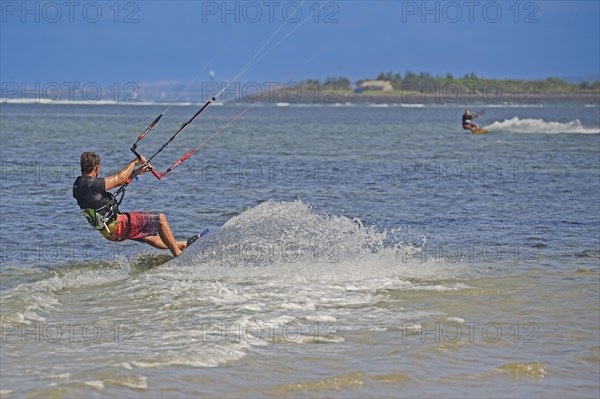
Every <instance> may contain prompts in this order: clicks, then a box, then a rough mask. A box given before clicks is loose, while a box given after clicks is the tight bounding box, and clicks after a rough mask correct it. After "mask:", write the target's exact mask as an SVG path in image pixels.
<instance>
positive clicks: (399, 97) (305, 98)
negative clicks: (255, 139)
mask: <svg viewBox="0 0 600 399" xmlns="http://www.w3.org/2000/svg"><path fill="white" fill-rule="evenodd" d="M256 97H258V95H257V96H254V97H251V96H249V97H248V98H246V99H245V100H246V101H248V102H250V101H256ZM260 101H261V102H274V103H290V104H294V103H299V104H308V103H324V104H327V103H332V104H340V103H341V104H343V103H369V104H457V105H459V104H461V105H462V104H470V103H482V104H495V103H497V104H543V103H564V102H576V103H589V104H600V93H535V94H528V93H522V94H520V95H515V94H514V93H507V94H504V95H502V96H495V97H494V96H489V95H488V96H484V95H481V94H472V95H469V94H464V95H461V96H453V97H448V96H447V97H444V96H442V95H439V94H435V93H434V94H432V93H427V94H426V93H415V92H401V91H393V92H375V93H373V92H362V93H354V92H351V91H346V92H338V93H335V92H333V91H329V92H322V93H314V92H312V91H310V92H308V93H306V94H305V91H300V92H299V94H298V95H297V96H291V95H289V94H286V93H284V92H283V91H273V92H267V93H264V94H263V98H262V99H261V100H260Z"/></svg>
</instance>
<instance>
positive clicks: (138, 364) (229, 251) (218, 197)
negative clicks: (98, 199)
mask: <svg viewBox="0 0 600 399" xmlns="http://www.w3.org/2000/svg"><path fill="white" fill-rule="evenodd" d="M482 107H483V106H482ZM463 108H464V107H459V106H457V107H450V106H448V107H442V106H437V107H436V106H426V107H423V108H403V107H395V106H389V107H370V106H368V105H355V106H337V107H334V106H309V107H302V106H294V105H291V106H289V107H274V106H267V105H265V106H257V107H255V108H254V109H252V111H251V112H249V113H248V114H247V115H245V116H244V117H243V118H242V119H240V120H239V121H237V122H236V123H234V124H232V125H231V127H229V128H228V129H226V131H225V132H224V133H223V134H222V135H220V136H219V137H218V138H216V139H215V140H213V141H212V142H211V143H210V145H208V146H207V147H206V148H205V149H203V150H202V151H200V152H198V153H196V154H195V155H194V156H193V157H191V158H190V159H189V160H188V161H187V162H186V163H184V164H182V165H181V166H180V167H179V168H177V169H176V170H175V171H174V172H173V173H172V174H170V175H168V176H167V177H166V178H165V179H164V180H162V181H160V182H158V181H156V180H155V179H154V178H153V177H152V176H151V175H149V174H148V175H144V176H142V177H140V178H139V180H138V181H136V182H134V183H133V184H132V185H131V186H130V188H129V189H128V190H127V191H128V192H127V195H126V198H125V201H124V203H123V206H122V208H123V209H124V210H138V209H139V210H141V209H144V210H160V211H164V212H166V213H167V215H168V217H169V220H170V223H171V225H172V226H173V228H174V231H175V233H176V235H177V236H178V237H181V238H184V237H186V236H188V235H190V234H192V233H193V232H196V231H201V230H202V229H204V228H206V227H208V228H209V229H210V230H211V233H210V234H209V235H208V236H207V237H205V238H203V239H202V240H201V241H200V242H198V243H197V244H194V246H193V247H191V248H189V250H187V251H186V252H185V253H184V254H183V255H182V257H181V258H178V259H176V260H173V261H171V262H169V263H166V264H163V265H161V264H162V263H164V262H166V261H168V260H169V259H170V257H169V256H168V255H167V254H165V253H164V252H163V253H160V252H159V251H156V250H153V249H150V248H149V247H146V246H142V245H140V244H137V243H123V244H112V243H108V242H107V241H105V240H104V239H102V238H101V237H100V235H98V233H96V232H95V231H93V230H92V229H91V228H89V227H88V226H87V224H86V223H85V221H84V218H83V217H82V216H81V215H80V213H79V211H78V210H77V208H76V204H75V201H74V200H73V199H72V198H71V194H70V191H71V184H72V181H73V180H74V179H75V177H76V176H77V175H78V163H77V160H78V157H79V154H80V153H81V152H82V151H84V150H93V151H97V152H98V153H100V155H101V157H102V166H103V173H104V174H105V175H106V174H111V173H114V172H116V171H117V170H118V169H119V168H120V167H122V166H124V164H125V163H126V162H127V161H129V160H130V158H131V155H130V153H129V151H128V150H127V148H128V146H129V145H131V143H132V142H133V139H134V138H135V136H136V135H137V134H138V133H137V132H139V131H140V130H142V129H143V128H144V127H145V126H146V125H147V123H149V122H150V121H151V120H152V119H153V117H155V116H156V115H158V114H159V113H160V111H161V110H162V109H161V108H160V107H153V106H126V105H35V104H24V105H19V104H2V105H0V116H1V122H0V132H1V136H2V137H1V141H2V146H1V148H0V154H1V157H2V176H1V177H2V180H1V181H2V187H1V197H0V204H1V208H0V216H1V229H0V240H1V243H2V254H1V255H2V256H1V259H2V264H1V266H0V289H1V305H2V306H1V312H0V313H1V317H2V351H1V370H0V371H1V375H2V377H1V378H2V384H1V385H2V386H1V389H0V394H1V395H2V397H21V396H29V397H73V396H85V397H123V396H127V397H181V396H201V397H207V396H221V397H222V396H228V397H274V396H277V397H279V396H283V397H297V396H309V397H322V396H328V397H365V396H366V397H386V396H387V397H397V396H407V397H415V396H437V397H457V396H463V395H465V394H470V395H474V396H485V397H507V396H511V397H516V396H528V397H541V396H544V397H564V396H577V397H590V396H597V395H598V393H599V389H600V388H599V384H598V380H599V378H600V370H599V368H600V343H599V341H598V331H599V327H600V320H599V314H600V309H599V307H600V305H599V281H600V280H599V279H600V266H599V259H600V207H599V201H598V199H599V198H600V134H599V133H600V120H599V119H600V116H599V113H598V104H595V105H594V106H590V105H588V106H584V105H583V104H581V105H578V104H562V105H560V104H558V105H557V104H552V105H550V104H543V105H536V106H532V107H518V108H517V107H513V106H508V105H507V106H494V107H486V114H485V115H484V117H482V118H481V122H482V125H484V126H486V127H488V128H489V129H490V133H489V134H488V135H482V136H472V135H470V134H465V133H464V132H463V131H462V130H461V129H460V126H459V123H460V119H459V118H460V115H461V112H462V110H463ZM242 110H243V107H242V106H236V105H225V106H223V107H214V108H211V109H209V110H207V112H205V114H203V115H202V118H200V121H199V123H197V124H194V125H192V126H190V128H189V129H188V130H187V131H186V132H185V134H183V135H182V136H181V137H180V138H178V139H177V140H175V141H174V142H173V143H172V145H170V146H169V148H168V149H167V150H166V151H165V152H164V153H162V154H161V155H160V156H159V157H157V159H156V162H153V164H154V166H155V167H157V168H158V169H159V170H164V169H166V167H168V166H169V165H170V164H171V163H172V162H174V161H175V160H176V159H178V158H179V157H181V156H182V155H183V154H185V152H186V151H187V150H189V149H190V148H192V147H193V146H195V145H198V144H199V143H200V142H201V141H202V140H203V139H204V138H206V137H208V136H209V135H210V134H212V133H214V132H215V131H217V130H218V129H219V128H220V127H221V126H223V125H224V124H225V123H227V122H228V121H229V120H231V119H232V118H233V117H235V115H237V114H238V113H239V112H240V111H242ZM193 112H195V108H194V107H189V106H181V107H173V108H172V109H171V110H170V111H169V113H168V114H167V115H166V116H165V117H164V118H163V120H162V121H161V123H160V124H159V125H158V126H157V128H155V130H153V131H152V132H151V133H150V134H149V135H148V136H147V138H146V139H144V141H143V142H142V143H141V144H140V151H142V153H144V154H148V153H150V152H151V151H152V150H153V149H155V148H157V146H159V145H160V144H161V143H162V141H164V140H165V139H166V138H167V137H169V135H170V134H171V133H172V132H173V131H174V129H176V128H177V127H178V125H179V123H181V121H182V120H185V119H186V118H187V117H189V116H190V115H191V114H193ZM159 265H161V266H159Z"/></svg>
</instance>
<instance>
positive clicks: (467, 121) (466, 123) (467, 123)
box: [462, 109, 479, 132]
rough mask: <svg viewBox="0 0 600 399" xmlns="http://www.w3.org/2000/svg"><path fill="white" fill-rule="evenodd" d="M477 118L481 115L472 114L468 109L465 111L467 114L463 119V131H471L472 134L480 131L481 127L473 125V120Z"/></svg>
mask: <svg viewBox="0 0 600 399" xmlns="http://www.w3.org/2000/svg"><path fill="white" fill-rule="evenodd" d="M475 118H479V114H471V112H470V111H469V110H468V109H465V114H464V115H463V117H462V126H463V129H465V130H470V131H471V132H474V131H476V130H479V125H478V124H476V123H473V119H475Z"/></svg>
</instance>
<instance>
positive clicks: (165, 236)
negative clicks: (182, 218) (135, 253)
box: [158, 213, 181, 256]
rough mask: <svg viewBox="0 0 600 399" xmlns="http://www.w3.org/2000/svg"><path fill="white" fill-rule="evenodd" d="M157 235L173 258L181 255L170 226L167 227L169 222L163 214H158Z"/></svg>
mask: <svg viewBox="0 0 600 399" xmlns="http://www.w3.org/2000/svg"><path fill="white" fill-rule="evenodd" d="M158 235H159V236H160V238H161V240H162V242H163V243H164V244H165V245H166V246H167V248H169V250H170V251H171V253H172V254H173V256H178V255H179V254H181V249H180V248H179V246H178V245H177V241H175V237H174V236H173V231H171V226H169V222H168V221H167V217H166V216H165V214H164V213H161V214H160V227H159V229H158Z"/></svg>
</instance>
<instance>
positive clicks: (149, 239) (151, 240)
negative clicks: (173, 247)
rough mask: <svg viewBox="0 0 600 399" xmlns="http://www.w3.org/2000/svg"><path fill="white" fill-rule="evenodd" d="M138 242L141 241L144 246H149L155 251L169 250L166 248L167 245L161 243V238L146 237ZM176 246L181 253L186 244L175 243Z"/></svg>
mask: <svg viewBox="0 0 600 399" xmlns="http://www.w3.org/2000/svg"><path fill="white" fill-rule="evenodd" d="M140 241H143V242H145V243H146V244H148V245H151V246H153V247H154V248H157V249H169V247H167V245H166V244H165V243H164V242H163V240H162V238H160V236H148V237H144V238H142V239H141V240H140ZM177 246H178V247H179V249H181V250H182V251H183V250H184V249H185V247H187V242H186V241H177Z"/></svg>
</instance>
